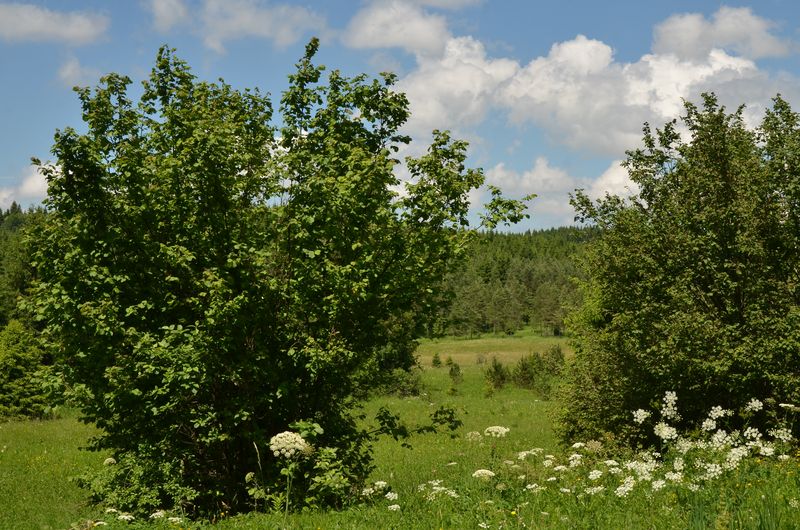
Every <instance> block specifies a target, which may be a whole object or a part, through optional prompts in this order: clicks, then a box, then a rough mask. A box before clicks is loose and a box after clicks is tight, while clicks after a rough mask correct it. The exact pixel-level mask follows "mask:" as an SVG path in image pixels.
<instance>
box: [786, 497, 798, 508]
mask: <svg viewBox="0 0 800 530" xmlns="http://www.w3.org/2000/svg"><path fill="white" fill-rule="evenodd" d="M789 506H790V507H792V508H800V501H798V500H797V499H795V498H791V499H789Z"/></svg>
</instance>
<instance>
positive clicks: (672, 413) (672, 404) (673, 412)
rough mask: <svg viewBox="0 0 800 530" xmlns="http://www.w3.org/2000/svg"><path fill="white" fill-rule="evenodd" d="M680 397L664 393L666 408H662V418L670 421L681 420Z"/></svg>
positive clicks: (672, 393)
mask: <svg viewBox="0 0 800 530" xmlns="http://www.w3.org/2000/svg"><path fill="white" fill-rule="evenodd" d="M677 403H678V395H677V394H675V392H671V391H668V392H665V393H664V406H663V407H662V408H661V417H662V418H665V419H668V420H679V419H681V415H680V414H678V408H677V406H676V404H677Z"/></svg>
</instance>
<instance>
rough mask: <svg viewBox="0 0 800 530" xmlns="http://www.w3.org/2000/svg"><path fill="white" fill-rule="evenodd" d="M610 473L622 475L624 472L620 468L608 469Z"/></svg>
mask: <svg viewBox="0 0 800 530" xmlns="http://www.w3.org/2000/svg"><path fill="white" fill-rule="evenodd" d="M608 473H609V474H610V475H619V474H620V473H622V470H621V469H620V468H618V467H610V468H608Z"/></svg>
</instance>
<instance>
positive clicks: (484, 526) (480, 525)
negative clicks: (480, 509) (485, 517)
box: [478, 523, 489, 528]
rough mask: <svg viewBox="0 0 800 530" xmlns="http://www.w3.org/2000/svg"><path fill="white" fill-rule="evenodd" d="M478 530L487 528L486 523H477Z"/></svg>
mask: <svg viewBox="0 0 800 530" xmlns="http://www.w3.org/2000/svg"><path fill="white" fill-rule="evenodd" d="M478 528H489V525H488V524H487V523H478Z"/></svg>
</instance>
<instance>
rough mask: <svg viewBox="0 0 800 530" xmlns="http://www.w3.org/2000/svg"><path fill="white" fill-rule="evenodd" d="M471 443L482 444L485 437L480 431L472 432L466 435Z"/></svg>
mask: <svg viewBox="0 0 800 530" xmlns="http://www.w3.org/2000/svg"><path fill="white" fill-rule="evenodd" d="M464 436H465V438H466V439H467V441H469V442H480V441H481V439H482V438H483V436H481V433H479V432H478V431H470V432H468V433H467V434H465V435H464Z"/></svg>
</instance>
